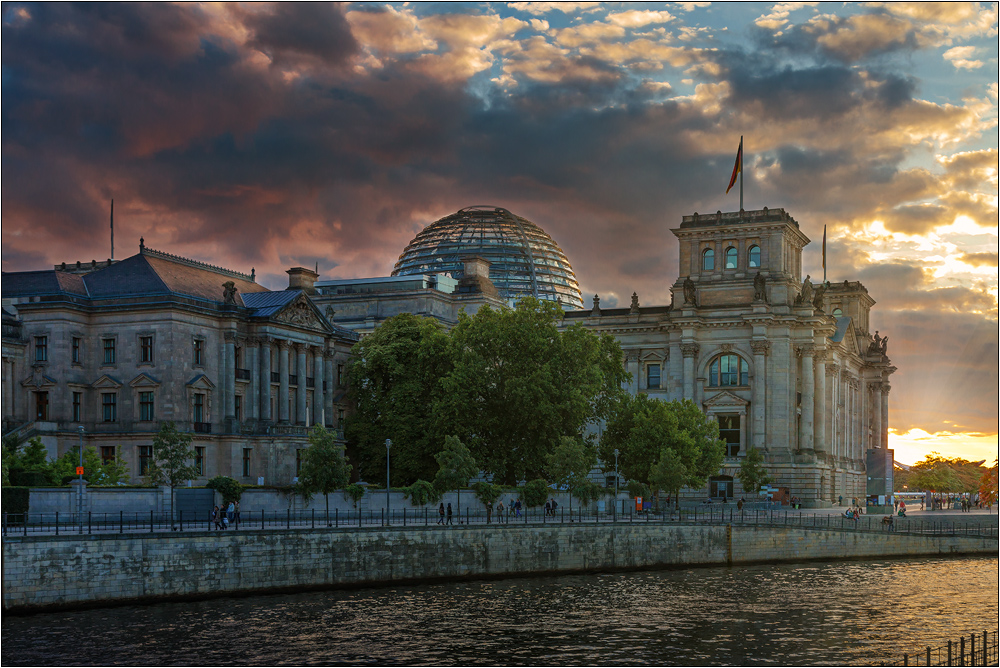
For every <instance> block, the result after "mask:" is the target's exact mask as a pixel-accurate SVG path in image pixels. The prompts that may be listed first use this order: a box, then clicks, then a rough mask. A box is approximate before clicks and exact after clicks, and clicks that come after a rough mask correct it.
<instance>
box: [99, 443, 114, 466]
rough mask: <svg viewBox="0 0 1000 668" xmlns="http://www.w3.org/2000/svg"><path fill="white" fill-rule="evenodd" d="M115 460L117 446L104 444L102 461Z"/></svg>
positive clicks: (103, 462)
mask: <svg viewBox="0 0 1000 668" xmlns="http://www.w3.org/2000/svg"><path fill="white" fill-rule="evenodd" d="M113 461H115V446H113V445H102V446H101V463H102V464H109V463H111V462H113Z"/></svg>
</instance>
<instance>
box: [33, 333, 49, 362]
mask: <svg viewBox="0 0 1000 668" xmlns="http://www.w3.org/2000/svg"><path fill="white" fill-rule="evenodd" d="M35 361H36V362H48V361H49V337H47V336H36V337H35Z"/></svg>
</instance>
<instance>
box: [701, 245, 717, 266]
mask: <svg viewBox="0 0 1000 668" xmlns="http://www.w3.org/2000/svg"><path fill="white" fill-rule="evenodd" d="M701 269H702V271H713V270H714V269H715V251H714V250H712V249H711V248H709V249H707V250H706V251H705V252H704V254H703V255H702V260H701Z"/></svg>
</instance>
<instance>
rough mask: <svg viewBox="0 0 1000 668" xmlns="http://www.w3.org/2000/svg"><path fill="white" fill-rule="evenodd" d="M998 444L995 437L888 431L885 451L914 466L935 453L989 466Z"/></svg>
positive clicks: (917, 430)
mask: <svg viewBox="0 0 1000 668" xmlns="http://www.w3.org/2000/svg"><path fill="white" fill-rule="evenodd" d="M998 444H1000V443H998V436H997V434H996V433H992V434H979V433H952V432H947V431H939V432H934V433H928V432H926V431H924V430H923V429H910V430H907V431H905V432H902V433H900V432H898V431H896V430H895V429H890V430H889V447H890V448H892V449H893V450H895V452H894V453H893V457H894V458H895V460H896V461H897V462H900V463H902V464H908V465H912V464H916V463H917V462H919V461H921V460H922V459H923V458H924V457H925V456H926V455H927V454H928V453H931V452H937V453H939V454H941V455H942V456H944V457H959V458H962V459H966V460H968V461H971V462H976V461H981V460H985V462H986V466H990V465H992V463H993V460H994V459H996V457H997V447H998Z"/></svg>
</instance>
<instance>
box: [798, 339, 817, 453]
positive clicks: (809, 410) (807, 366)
mask: <svg viewBox="0 0 1000 668" xmlns="http://www.w3.org/2000/svg"><path fill="white" fill-rule="evenodd" d="M798 353H799V355H800V356H801V357H802V416H801V417H802V419H801V424H800V431H799V448H801V449H802V450H812V449H813V433H814V432H813V428H814V425H813V408H814V407H815V403H814V401H813V397H814V396H815V392H816V381H815V380H814V378H813V347H812V346H801V347H800V348H799V349H798Z"/></svg>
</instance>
